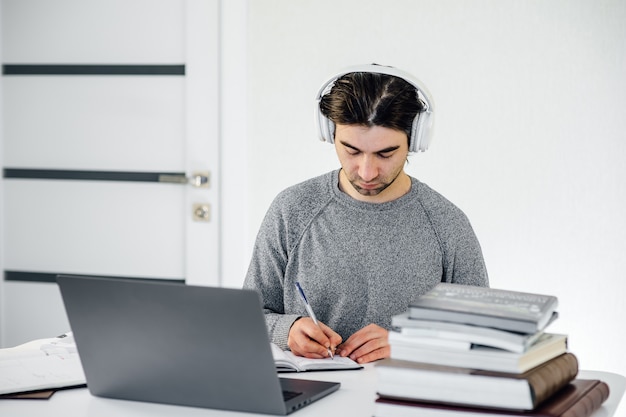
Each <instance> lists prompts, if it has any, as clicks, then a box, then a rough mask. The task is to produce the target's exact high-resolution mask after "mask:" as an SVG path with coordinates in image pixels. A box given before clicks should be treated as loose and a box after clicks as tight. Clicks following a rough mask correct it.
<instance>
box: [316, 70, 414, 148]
mask: <svg viewBox="0 0 626 417" xmlns="http://www.w3.org/2000/svg"><path fill="white" fill-rule="evenodd" d="M319 106H320V111H321V112H322V114H323V115H324V116H326V117H327V118H328V119H330V120H331V121H332V122H333V123H335V124H345V125H362V126H368V127H373V126H381V127H387V128H391V129H396V130H399V131H402V132H405V133H406V134H407V138H410V137H411V127H412V124H413V120H414V119H415V116H416V115H417V113H419V112H421V111H423V110H424V105H423V104H422V102H421V101H420V100H419V98H418V95H417V90H416V88H415V86H413V85H412V84H410V83H408V82H407V81H405V80H404V79H402V78H399V77H395V76H392V75H387V74H378V73H371V72H351V73H348V74H345V75H343V76H342V77H340V78H339V79H337V81H335V83H334V85H333V86H332V88H331V89H330V92H328V93H327V94H325V95H324V96H323V97H322V98H321V100H320V104H319Z"/></svg>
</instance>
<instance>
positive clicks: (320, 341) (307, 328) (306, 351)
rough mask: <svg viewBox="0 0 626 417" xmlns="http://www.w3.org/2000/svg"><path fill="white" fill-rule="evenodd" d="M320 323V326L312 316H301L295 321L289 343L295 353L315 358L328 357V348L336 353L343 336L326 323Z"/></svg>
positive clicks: (290, 331) (290, 332)
mask: <svg viewBox="0 0 626 417" xmlns="http://www.w3.org/2000/svg"><path fill="white" fill-rule="evenodd" d="M318 323H319V326H317V325H316V324H315V322H313V320H312V319H311V318H310V317H301V318H299V319H298V320H296V321H295V322H294V323H293V325H292V326H291V329H289V337H288V339H287V345H288V346H289V349H291V351H292V352H293V353H294V354H296V355H298V356H304V357H306V358H313V359H323V358H327V357H328V349H330V350H331V352H333V354H334V352H335V349H336V347H337V346H338V345H339V344H340V343H341V336H339V335H338V334H337V333H335V331H334V330H333V329H331V328H330V327H328V326H327V325H325V324H324V323H322V322H318Z"/></svg>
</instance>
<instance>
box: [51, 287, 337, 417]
mask: <svg viewBox="0 0 626 417" xmlns="http://www.w3.org/2000/svg"><path fill="white" fill-rule="evenodd" d="M57 282H58V284H59V287H60V289H61V295H62V297H63V302H64V304H65V310H66V313H67V316H68V319H69V322H70V327H71V330H72V332H73V334H74V339H75V341H76V347H77V349H78V353H79V356H80V359H81V362H82V365H83V370H84V371H85V377H86V380H87V387H88V388H89V391H90V393H91V394H92V395H95V396H99V397H107V398H116V399H124V400H135V401H145V402H154V403H165V404H176V405H184V406H192V407H204V408H216V409H223V410H236V411H246V412H254V413H263V414H275V415H286V414H289V413H291V412H293V411H296V410H298V409H300V408H302V407H304V406H306V405H308V404H310V403H311V402H313V401H316V400H318V399H320V398H322V397H324V396H326V395H328V394H330V393H332V392H334V391H336V390H338V389H339V386H340V383H338V382H325V381H309V380H300V379H291V378H279V377H278V374H277V372H276V367H275V364H274V359H273V357H272V352H271V348H270V342H269V337H268V334H267V329H266V326H265V319H264V315H263V310H262V308H261V302H260V299H259V296H258V294H257V293H256V292H255V291H252V290H244V289H229V288H216V287H199V286H191V285H185V284H182V283H175V282H163V281H158V280H142V279H117V278H115V279H113V278H101V277H88V276H73V275H59V276H58V277H57Z"/></svg>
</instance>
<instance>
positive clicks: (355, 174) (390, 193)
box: [335, 125, 411, 203]
mask: <svg viewBox="0 0 626 417" xmlns="http://www.w3.org/2000/svg"><path fill="white" fill-rule="evenodd" d="M335 149H336V151H337V156H338V157H339V162H340V163H341V168H342V170H341V173H340V175H339V187H340V189H341V190H342V191H343V192H345V193H347V194H348V195H350V196H351V197H353V198H355V199H357V200H360V201H368V202H374V203H382V202H386V201H392V200H395V199H396V198H399V197H401V196H403V195H404V194H406V193H407V192H408V191H409V189H410V187H411V180H410V178H409V177H408V175H407V174H406V173H405V172H404V163H405V162H406V158H407V156H408V153H409V149H408V141H407V136H406V133H404V132H402V131H399V130H395V129H390V128H387V127H380V126H374V127H365V126H359V125H337V126H336V128H335Z"/></svg>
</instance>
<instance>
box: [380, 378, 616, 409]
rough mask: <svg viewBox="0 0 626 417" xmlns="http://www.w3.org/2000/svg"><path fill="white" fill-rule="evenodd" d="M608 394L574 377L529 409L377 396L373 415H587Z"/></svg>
mask: <svg viewBox="0 0 626 417" xmlns="http://www.w3.org/2000/svg"><path fill="white" fill-rule="evenodd" d="M607 398H609V386H608V385H607V384H606V383H605V382H603V381H600V380H597V379H575V380H573V381H572V382H570V383H569V384H567V385H566V386H565V387H563V388H562V389H561V390H559V391H558V392H557V393H556V394H554V395H553V396H552V397H550V399H548V400H547V401H546V402H544V403H543V404H542V405H540V406H539V407H537V408H535V409H534V410H532V411H512V410H502V409H494V408H476V407H463V406H455V405H452V404H447V403H428V402H419V401H401V400H395V399H389V398H383V397H379V398H378V399H377V400H376V403H375V405H374V416H375V417H458V416H459V415H460V414H463V416H464V417H485V416H493V417H518V416H526V417H589V416H591V415H592V414H593V413H594V412H595V411H596V410H598V409H599V408H600V407H601V406H602V403H604V401H606V399H607Z"/></svg>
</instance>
